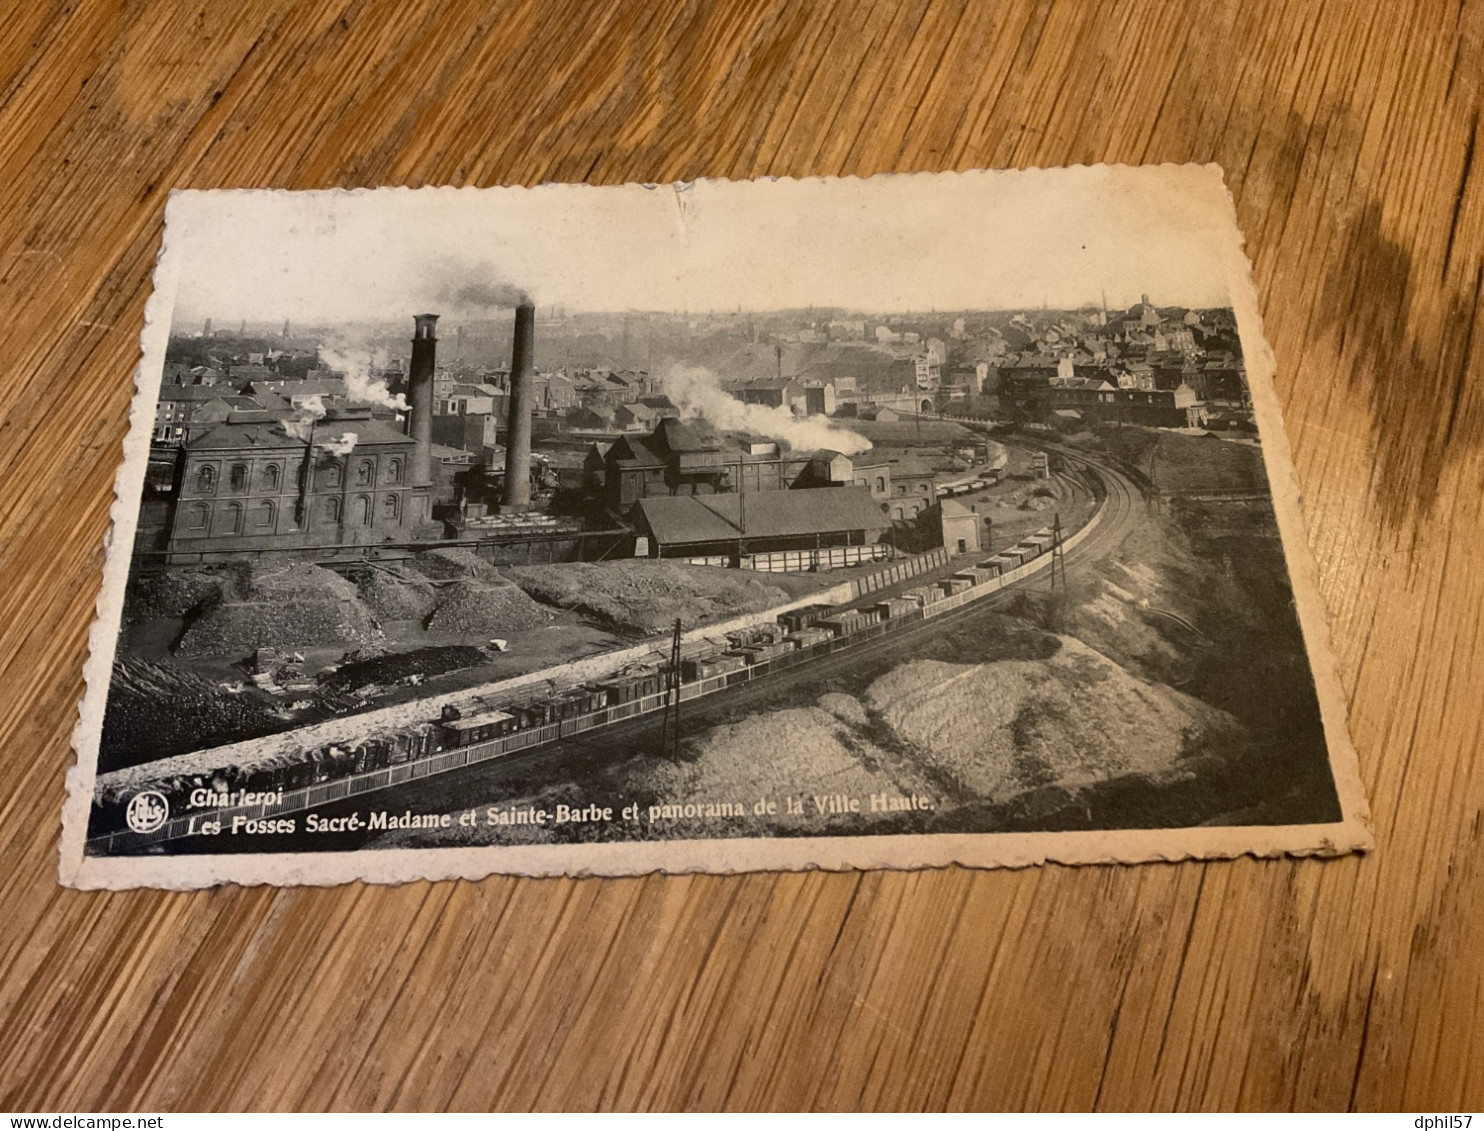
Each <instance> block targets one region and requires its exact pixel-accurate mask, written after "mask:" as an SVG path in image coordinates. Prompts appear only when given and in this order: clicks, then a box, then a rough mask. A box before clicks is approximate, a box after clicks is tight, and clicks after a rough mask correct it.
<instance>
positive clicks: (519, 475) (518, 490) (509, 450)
mask: <svg viewBox="0 0 1484 1131" xmlns="http://www.w3.org/2000/svg"><path fill="white" fill-rule="evenodd" d="M535 377H536V307H535V306H534V305H532V304H531V303H529V302H523V303H521V304H520V305H519V306H517V307H516V308H515V349H514V351H513V352H512V353H511V355H510V415H509V422H508V424H507V426H506V438H505V494H504V497H503V498H502V500H501V502H502V504H503V505H502V507H501V509H502V510H511V511H519V510H524V509H526V508H527V507H529V506H530V505H531V395H532V392H533V389H532V386H533V385H534V384H535Z"/></svg>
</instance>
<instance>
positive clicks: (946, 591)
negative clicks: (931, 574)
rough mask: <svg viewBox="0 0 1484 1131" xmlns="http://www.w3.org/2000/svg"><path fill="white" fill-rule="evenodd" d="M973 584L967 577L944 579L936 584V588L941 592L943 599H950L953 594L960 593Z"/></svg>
mask: <svg viewBox="0 0 1484 1131" xmlns="http://www.w3.org/2000/svg"><path fill="white" fill-rule="evenodd" d="M973 584H974V583H973V581H972V580H970V579H969V578H967V577H958V576H954V577H945V578H943V579H942V580H941V581H939V582H938V588H939V589H941V590H942V591H943V595H944V596H945V597H952V596H954V595H955V594H958V593H962V592H963V591H964V590H965V589H967V588H969V587H970V586H971V585H973Z"/></svg>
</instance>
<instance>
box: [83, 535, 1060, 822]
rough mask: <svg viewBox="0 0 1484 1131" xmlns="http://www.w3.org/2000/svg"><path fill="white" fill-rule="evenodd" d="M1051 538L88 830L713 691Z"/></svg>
mask: <svg viewBox="0 0 1484 1131" xmlns="http://www.w3.org/2000/svg"><path fill="white" fill-rule="evenodd" d="M1055 538H1056V535H1055V533H1054V532H1053V531H1052V530H1051V529H1050V528H1049V527H1048V528H1047V529H1045V530H1041V531H1037V533H1036V534H1033V535H1031V536H1030V537H1028V538H1026V539H1024V540H1022V541H1021V542H1020V543H1018V544H1017V545H1016V546H1014V547H1011V548H1010V549H1008V550H1005V551H1002V552H1000V553H998V554H996V555H994V556H992V557H990V558H987V559H985V560H984V561H981V562H979V563H978V564H977V565H972V566H964V567H961V568H960V569H959V571H958V572H957V573H955V574H953V575H951V576H949V577H945V578H941V579H939V580H938V581H935V582H932V583H929V584H924V585H920V586H918V587H916V588H913V589H909V590H907V591H906V592H904V593H901V594H900V595H898V596H895V597H887V598H884V599H881V600H879V601H878V602H877V603H876V604H874V605H869V606H850V607H845V608H842V607H839V606H835V605H823V604H820V605H808V606H804V607H801V608H796V609H790V610H788V611H787V612H784V613H782V614H780V615H779V616H778V618H777V620H776V621H775V622H774V623H771V624H759V625H754V626H752V627H750V628H745V629H740V630H737V631H734V632H730V633H728V634H727V635H726V643H725V644H724V645H719V644H713V645H710V646H709V647H705V648H702V649H699V650H697V651H695V652H692V653H690V654H687V655H684V656H683V657H682V659H681V662H680V665H679V668H678V670H670V669H664V668H660V667H658V666H654V665H647V666H635V667H631V668H629V669H626V670H623V671H620V672H618V673H616V674H614V675H613V676H611V677H609V678H607V679H603V680H599V681H595V682H592V683H585V684H580V685H578V686H575V687H569V688H566V689H564V690H560V691H557V690H552V689H551V688H550V686H549V685H547V687H548V690H549V691H550V694H547V695H544V696H541V697H538V698H532V699H530V700H527V701H524V702H518V703H517V702H505V701H501V702H494V701H489V700H486V699H484V698H482V697H480V696H478V695H474V696H471V697H469V698H467V699H465V700H464V701H463V702H462V704H461V705H458V706H455V705H452V704H450V705H448V706H445V707H444V708H443V710H442V712H441V714H440V715H439V717H438V718H436V719H430V720H426V721H423V722H419V723H416V724H414V725H412V726H410V727H407V728H405V729H403V730H399V731H396V732H392V733H389V734H384V735H378V736H375V737H372V738H368V739H367V740H365V741H363V742H359V743H353V744H337V745H329V746H325V747H322V748H321V749H319V750H315V751H313V752H310V753H308V754H302V753H300V754H295V755H287V754H286V755H282V756H279V757H277V758H273V759H269V760H267V761H261V762H255V763H252V764H251V765H247V766H225V767H221V768H219V769H216V770H213V771H212V772H210V773H203V774H193V775H185V776H179V777H173V778H166V779H156V780H152V781H150V782H148V783H147V784H140V783H138V782H137V779H135V780H133V781H131V784H130V785H128V786H119V787H117V788H105V789H104V790H103V791H101V793H100V796H99V797H98V798H97V800H96V802H95V807H94V821H93V828H94V829H95V830H99V829H106V830H114V829H122V828H123V827H124V810H125V807H126V806H127V804H128V801H129V799H130V797H132V796H133V795H134V794H135V793H137V792H139V790H140V789H150V790H154V791H156V792H158V793H161V794H162V795H164V797H165V799H166V801H167V802H168V803H169V811H170V813H172V814H179V813H182V812H184V811H186V810H187V809H199V808H201V807H202V805H201V799H202V798H203V797H206V798H211V797H212V796H213V795H214V796H215V797H216V798H220V800H210V801H208V805H215V806H223V805H227V804H230V801H231V799H233V798H236V797H243V796H244V795H246V796H250V797H252V798H254V799H259V798H264V797H273V798H286V795H287V794H289V793H297V792H299V791H303V790H309V791H311V796H310V797H308V798H301V799H299V800H298V802H297V803H295V804H292V805H291V804H289V803H288V801H287V800H286V799H285V800H284V801H282V802H280V803H279V804H281V805H282V811H288V810H290V809H294V808H304V807H307V806H312V805H317V804H324V803H326V802H329V801H334V800H337V799H339V798H341V797H345V796H348V795H349V794H350V793H352V792H354V793H361V792H366V791H368V790H370V789H380V788H385V787H386V786H389V785H393V784H397V783H399V782H403V781H407V780H409V779H411V778H414V777H424V776H429V775H431V774H436V773H442V772H444V771H446V770H450V769H454V768H456V767H458V766H461V765H468V764H470V763H473V762H481V761H486V760H489V759H492V758H499V757H503V756H504V755H506V754H511V753H514V752H516V751H518V750H525V749H528V748H530V747H532V746H539V745H543V744H545V743H547V742H552V741H555V740H556V739H559V738H564V737H567V736H569V735H574V734H579V733H581V732H583V731H587V730H593V729H595V728H598V727H603V726H607V725H609V724H610V723H615V722H619V721H622V720H624V719H629V718H633V717H635V716H637V715H642V714H647V713H648V712H650V711H656V710H659V709H660V708H662V707H664V706H665V705H666V704H667V703H670V702H673V701H674V698H673V697H675V696H677V695H678V697H679V698H680V699H681V700H682V701H684V700H689V699H693V698H697V697H699V696H703V695H710V694H713V693H715V692H717V691H721V690H724V689H725V688H727V687H731V686H734V685H737V684H741V683H746V682H749V681H751V680H754V679H758V678H760V677H762V676H764V675H768V674H771V673H774V672H778V671H783V670H786V669H788V668H791V667H793V666H795V665H797V664H801V663H806V662H808V661H809V660H811V659H814V658H816V657H819V656H825V655H828V654H830V653H831V652H833V651H836V650H837V649H839V648H842V647H847V646H851V645H854V644H857V643H860V642H862V641H865V640H869V639H871V638H873V637H876V636H880V635H882V634H883V633H886V632H889V631H896V630H898V629H901V628H903V627H904V626H906V625H907V624H910V623H912V622H914V621H919V620H922V619H923V616H924V610H925V609H926V608H928V607H929V606H931V605H934V604H936V603H937V602H939V601H942V600H945V599H947V598H949V597H952V596H956V595H958V594H960V593H963V592H965V591H967V590H968V589H970V588H973V587H976V586H978V585H982V584H984V583H986V582H987V581H990V580H992V579H994V578H996V577H999V576H1000V575H1001V574H1003V573H1007V572H1009V571H1010V570H1011V569H1014V568H1017V567H1019V566H1021V565H1024V564H1025V563H1026V562H1028V561H1030V560H1032V559H1033V558H1035V557H1036V556H1038V555H1040V554H1042V553H1045V552H1047V551H1049V550H1050V549H1051V548H1052V546H1053V545H1054V544H1055ZM367 775H379V777H378V780H377V781H374V782H371V783H368V784H366V785H365V787H364V788H354V789H352V788H351V787H350V785H349V781H350V779H355V778H365V777H366V776H367ZM380 778H384V779H385V780H380ZM263 811H264V812H265V813H268V812H273V811H279V810H278V809H277V808H276V807H275V804H274V803H271V802H270V803H267V804H265V805H263Z"/></svg>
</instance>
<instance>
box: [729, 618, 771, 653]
mask: <svg viewBox="0 0 1484 1131" xmlns="http://www.w3.org/2000/svg"><path fill="white" fill-rule="evenodd" d="M783 634H784V627H783V625H781V624H769V623H764V624H754V625H751V626H750V627H748V628H739V629H736V630H735V631H733V632H729V633H727V643H728V644H730V645H731V646H732V647H733V648H746V647H748V646H749V645H751V644H776V643H778V641H779V640H781V639H783Z"/></svg>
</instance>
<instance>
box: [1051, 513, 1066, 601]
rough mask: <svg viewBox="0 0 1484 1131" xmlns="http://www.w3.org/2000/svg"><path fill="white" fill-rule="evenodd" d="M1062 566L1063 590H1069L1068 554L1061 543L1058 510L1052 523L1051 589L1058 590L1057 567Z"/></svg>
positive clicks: (1059, 514)
mask: <svg viewBox="0 0 1484 1131" xmlns="http://www.w3.org/2000/svg"><path fill="white" fill-rule="evenodd" d="M1057 566H1060V567H1061V588H1062V592H1063V593H1065V592H1066V591H1067V555H1066V551H1065V550H1063V549H1062V544H1061V511H1057V512H1056V518H1055V519H1054V520H1053V522H1052V524H1051V591H1052V592H1053V593H1055V592H1056V569H1057Z"/></svg>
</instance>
